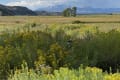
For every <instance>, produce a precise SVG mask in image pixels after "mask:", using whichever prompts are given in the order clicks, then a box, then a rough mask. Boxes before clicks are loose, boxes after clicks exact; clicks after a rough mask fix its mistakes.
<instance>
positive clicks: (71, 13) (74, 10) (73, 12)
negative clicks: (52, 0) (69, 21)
mask: <svg viewBox="0 0 120 80" xmlns="http://www.w3.org/2000/svg"><path fill="white" fill-rule="evenodd" d="M76 15H77V7H72V8H67V9H65V10H64V11H63V16H65V17H70V16H73V17H76Z"/></svg>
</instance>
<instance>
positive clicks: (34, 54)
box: [0, 24, 120, 77]
mask: <svg viewBox="0 0 120 80" xmlns="http://www.w3.org/2000/svg"><path fill="white" fill-rule="evenodd" d="M26 27H27V28H24V30H23V31H22V32H21V31H13V32H9V31H8V32H4V33H2V34H0V76H5V77H6V76H8V75H9V73H10V71H11V70H13V71H14V69H16V68H18V69H21V64H22V62H23V61H25V62H27V64H28V68H29V69H31V68H32V69H35V70H38V71H39V70H40V71H41V72H40V73H52V72H53V70H54V69H59V68H60V67H68V68H75V69H77V68H79V66H80V65H81V64H83V66H96V67H99V68H102V69H103V70H108V71H109V67H111V68H112V71H114V72H116V70H117V69H120V67H119V65H120V64H119V63H120V59H119V58H120V54H119V53H120V49H119V47H120V32H119V31H116V30H112V31H110V32H107V33H105V32H99V31H96V32H95V33H94V34H93V33H91V32H89V31H87V32H86V33H85V35H83V37H82V38H78V37H76V35H79V34H76V35H74V36H72V37H71V36H70V35H67V34H66V30H75V31H76V30H78V29H81V26H72V24H71V25H68V26H67V25H66V26H65V27H62V28H61V27H60V28H59V29H56V30H55V31H54V34H53V33H52V32H51V31H52V30H51V29H49V30H50V31H49V32H45V31H40V30H36V31H34V30H33V31H32V30H31V29H32V28H31V27H28V26H26ZM56 27H57V26H56ZM57 28H58V27H57ZM52 29H53V28H52ZM78 32H79V31H78Z"/></svg>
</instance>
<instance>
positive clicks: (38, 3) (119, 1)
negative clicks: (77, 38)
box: [7, 0, 120, 9]
mask: <svg viewBox="0 0 120 80" xmlns="http://www.w3.org/2000/svg"><path fill="white" fill-rule="evenodd" d="M61 4H63V5H68V6H77V7H93V8H120V0H9V1H8V3H7V5H9V6H26V7H28V8H30V9H37V8H42V7H50V6H55V5H61Z"/></svg>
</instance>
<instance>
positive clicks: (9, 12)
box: [0, 4, 120, 16]
mask: <svg viewBox="0 0 120 80" xmlns="http://www.w3.org/2000/svg"><path fill="white" fill-rule="evenodd" d="M70 7H72V6H69V5H56V6H51V7H46V8H39V9H37V10H34V11H32V10H30V9H28V8H26V7H22V6H5V5H1V4H0V15H3V16H16V15H28V16H36V15H42V16H46V15H48V16H49V15H50V16H52V15H54V16H58V15H62V11H63V10H64V9H66V8H70ZM77 14H120V8H90V7H85V8H79V7H77Z"/></svg>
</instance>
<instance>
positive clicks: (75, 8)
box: [72, 7, 77, 17]
mask: <svg viewBox="0 0 120 80" xmlns="http://www.w3.org/2000/svg"><path fill="white" fill-rule="evenodd" d="M76 15H77V7H72V16H73V17H76Z"/></svg>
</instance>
